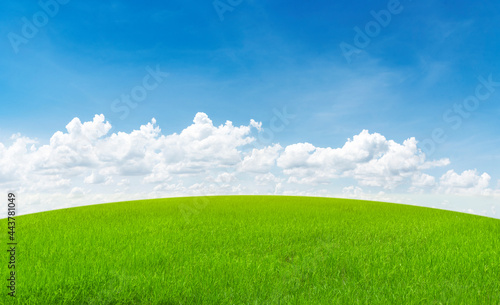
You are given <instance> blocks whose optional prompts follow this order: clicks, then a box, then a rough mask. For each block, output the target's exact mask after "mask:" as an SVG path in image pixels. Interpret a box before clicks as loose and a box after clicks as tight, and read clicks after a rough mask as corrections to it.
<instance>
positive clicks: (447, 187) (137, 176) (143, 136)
mask: <svg viewBox="0 0 500 305" xmlns="http://www.w3.org/2000/svg"><path fill="white" fill-rule="evenodd" d="M261 129H262V124H261V123H260V122H256V121H254V120H250V122H249V124H248V125H246V126H245V125H243V126H234V125H233V124H232V122H230V121H226V122H225V123H224V124H221V125H219V126H215V125H214V124H213V122H212V120H211V119H210V118H209V117H208V116H207V115H206V114H205V113H201V112H200V113H197V114H196V115H195V117H194V119H193V122H192V124H190V125H189V126H187V127H186V128H184V129H183V130H181V131H180V132H179V133H172V134H166V135H165V134H162V132H161V129H160V127H159V126H158V125H157V122H156V120H155V119H152V120H151V122H149V123H147V124H145V125H142V126H140V128H139V129H137V130H133V131H131V132H129V133H126V132H120V131H117V132H114V133H111V130H112V127H111V124H110V123H109V122H107V121H106V120H105V118H104V116H103V115H96V116H95V117H94V118H93V120H92V121H89V122H84V123H82V122H81V121H80V119H79V118H74V119H73V120H71V121H70V122H69V123H68V124H67V125H66V131H65V132H63V131H57V132H55V133H54V134H53V135H52V136H51V137H50V140H47V141H45V142H44V141H38V140H34V139H31V138H28V137H25V136H22V135H20V134H15V135H13V136H12V137H11V139H10V141H11V142H9V143H10V144H7V143H0V187H2V188H4V189H16V190H19V191H20V193H24V194H25V195H26V197H27V198H30V200H32V201H31V202H30V206H29V208H27V209H26V211H29V212H35V211H41V210H47V209H54V208H62V207H67V206H74V205H81V204H84V203H85V202H87V203H89V204H90V203H97V202H107V201H108V202H109V201H114V200H129V199H139V198H154V197H169V196H189V195H216V194H288V195H314V196H344V197H350V198H360V199H372V200H387V201H393V202H397V201H398V200H400V199H398V198H397V197H395V196H392V195H391V194H390V193H389V194H387V193H385V192H383V191H382V190H385V191H386V192H395V191H394V190H395V189H396V188H397V187H399V186H403V187H405V189H406V190H408V189H409V190H411V191H412V192H413V194H423V193H424V192H427V193H431V192H434V193H435V194H442V193H444V194H460V195H464V194H468V195H481V196H490V197H492V198H493V199H494V198H496V197H495V196H500V190H498V189H497V190H492V189H491V188H489V183H490V180H491V177H490V176H489V175H488V174H487V173H483V174H479V173H477V171H475V170H472V171H464V172H463V173H461V174H457V173H455V172H454V171H453V170H449V171H447V172H446V173H444V174H443V175H442V176H441V178H440V179H439V181H438V182H436V178H434V177H433V176H431V175H429V174H427V173H425V172H423V171H425V170H430V169H434V170H436V168H439V167H442V166H447V165H449V164H450V161H449V160H448V159H446V158H445V159H439V160H427V158H426V156H425V154H424V153H423V152H421V151H420V150H418V148H417V141H416V140H415V139H414V138H409V139H407V140H405V141H403V143H397V142H395V141H393V140H388V139H386V138H385V137H384V136H383V135H381V134H378V133H369V132H368V131H367V130H363V131H362V132H360V133H359V134H358V135H355V136H354V137H353V138H352V139H348V140H347V141H346V143H345V144H344V145H342V147H338V148H332V147H315V146H314V145H312V144H310V143H296V144H291V145H288V146H286V147H282V146H281V145H280V144H277V143H273V144H270V145H267V146H263V147H260V146H261V145H259V148H253V149H250V148H251V147H256V146H257V145H253V144H255V142H256V139H255V138H254V137H253V136H252V132H258V131H259V130H261ZM260 144H262V143H260ZM353 181H354V183H355V184H356V182H357V185H352V184H353ZM498 183H499V185H498V187H500V181H499V182H498ZM346 185H347V186H346ZM361 187H363V189H362V188H361ZM68 198H69V199H71V200H67V199H68ZM452 205H453V203H452V202H450V204H449V206H452ZM488 209H489V207H488Z"/></svg>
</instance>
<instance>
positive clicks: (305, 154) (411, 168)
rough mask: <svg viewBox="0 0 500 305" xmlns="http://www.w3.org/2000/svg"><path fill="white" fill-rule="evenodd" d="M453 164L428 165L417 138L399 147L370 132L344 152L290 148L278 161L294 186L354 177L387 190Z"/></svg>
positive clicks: (307, 146) (350, 142) (348, 144)
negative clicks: (426, 171)
mask: <svg viewBox="0 0 500 305" xmlns="http://www.w3.org/2000/svg"><path fill="white" fill-rule="evenodd" d="M449 163H450V162H449V160H448V159H441V160H432V161H427V160H426V156H425V154H424V153H423V152H422V151H420V150H419V149H418V148H417V141H416V140H415V138H409V139H407V140H405V141H404V142H403V144H399V143H396V142H395V141H393V140H387V139H386V138H385V137H384V136H382V135H380V134H378V133H373V134H370V133H369V132H368V131H367V130H363V131H362V132H361V133H360V134H359V135H356V136H354V137H353V139H352V140H351V139H348V140H347V142H346V143H345V144H344V146H343V147H341V148H330V147H327V148H319V147H315V146H313V145H312V144H309V143H299V144H293V145H290V146H287V147H286V148H285V151H284V153H283V154H282V155H281V156H280V157H279V159H278V161H277V164H278V166H280V167H281V168H283V170H284V173H285V174H287V175H289V176H290V179H289V181H290V182H295V183H305V184H317V183H329V182H330V181H331V179H333V178H337V177H351V178H354V179H356V180H357V181H358V183H359V184H360V185H364V186H376V187H382V188H385V189H393V188H395V187H396V186H398V185H400V184H402V183H403V182H405V181H406V180H408V179H410V178H412V177H415V176H416V175H417V176H418V175H420V171H421V170H422V169H429V168H432V167H439V166H445V165H448V164H449ZM417 178H418V177H417ZM426 178H427V179H429V178H428V177H426ZM416 182H417V183H418V182H419V181H416ZM427 183H429V181H427Z"/></svg>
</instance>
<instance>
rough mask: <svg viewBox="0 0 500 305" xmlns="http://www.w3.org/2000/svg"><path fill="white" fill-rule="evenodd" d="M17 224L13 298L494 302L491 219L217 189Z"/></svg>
mask: <svg viewBox="0 0 500 305" xmlns="http://www.w3.org/2000/svg"><path fill="white" fill-rule="evenodd" d="M16 221H17V223H16V226H17V232H16V234H17V238H18V242H19V245H18V253H17V268H16V271H17V274H18V284H17V290H18V293H17V297H16V300H17V303H16V302H14V303H15V304H405V303H407V304H500V220H498V219H490V218H486V217H479V216H474V215H468V214H462V213H456V212H450V211H443V210H436V209H429V208H422V207H415V206H406V205H397V204H390V203H381V202H370V201H357V200H345V199H330V198H309V197H281V196H217V197H202V198H196V197H194V198H171V199H158V200H143V201H130V202H119V203H112V204H103V205H93V206H86V207H78V208H70V209H64V210H57V211H51V212H44V213H37V214H31V215H25V216H21V217H18V218H17V219H16ZM1 226H2V228H5V231H6V228H7V224H6V220H5V219H2V220H1ZM1 238H2V239H1V242H2V245H5V244H6V242H7V241H6V239H7V234H1ZM4 247H6V246H4ZM4 253H5V252H4ZM2 257H5V259H4V260H5V263H4V264H2V265H3V273H2V274H3V275H5V278H6V277H7V266H6V265H7V255H6V254H5V255H4V256H2ZM3 277H4V276H3ZM5 282H7V281H5ZM4 284H5V283H4ZM3 286H5V285H3ZM3 289H4V292H5V293H2V294H3V295H2V300H5V302H6V304H8V303H7V301H10V298H7V297H6V294H7V290H6V288H3Z"/></svg>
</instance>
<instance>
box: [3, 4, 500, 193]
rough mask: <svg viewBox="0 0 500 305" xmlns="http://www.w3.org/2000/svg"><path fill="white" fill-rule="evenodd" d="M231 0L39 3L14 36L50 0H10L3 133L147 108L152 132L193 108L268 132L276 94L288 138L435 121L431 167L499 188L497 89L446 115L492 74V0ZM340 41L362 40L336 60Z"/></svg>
mask: <svg viewBox="0 0 500 305" xmlns="http://www.w3.org/2000/svg"><path fill="white" fill-rule="evenodd" d="M237 2H238V1H232V2H228V1H220V2H218V3H219V4H218V5H220V3H223V4H225V5H229V4H228V3H233V4H234V3H236V4H237V5H236V6H234V7H232V10H229V11H226V12H224V13H223V20H221V18H220V14H219V13H218V12H217V10H216V8H215V7H214V3H215V2H211V1H205V2H201V1H110V2H105V3H103V2H102V1H84V2H83V1H75V0H72V1H67V0H66V1H62V0H61V1H60V3H58V2H54V1H44V0H42V1H41V2H40V3H45V4H47V3H50V4H51V5H52V6H51V5H48V6H47V7H49V9H51V10H52V11H51V12H52V13H53V14H52V15H53V16H50V17H48V19H47V22H46V25H43V26H41V27H37V26H35V28H36V30H37V33H35V34H34V35H32V36H33V37H30V38H26V37H24V38H25V40H24V42H22V43H18V42H17V43H16V42H13V38H12V37H14V36H13V35H19V36H16V37H23V26H24V27H25V26H26V23H25V21H26V20H27V21H28V22H30V23H33V22H35V23H36V22H37V21H36V20H35V21H33V19H34V18H35V19H36V16H37V14H38V16H40V14H39V13H40V12H43V6H46V5H40V3H37V2H35V1H17V2H13V1H9V2H7V3H5V4H4V9H3V10H2V11H1V12H0V18H1V20H2V25H3V26H2V27H1V29H0V37H3V38H2V39H0V49H1V50H2V51H1V52H2V53H1V54H2V56H0V97H1V99H2V111H0V120H1V122H2V123H1V124H0V141H1V142H2V143H4V145H6V146H8V145H10V144H11V143H12V142H13V140H12V139H10V137H11V135H12V134H15V133H20V134H21V135H23V136H26V137H29V138H32V139H37V140H38V141H39V145H44V144H48V143H49V139H50V137H51V136H52V135H53V134H54V133H55V132H57V131H64V130H65V126H66V125H67V124H68V123H69V122H70V121H71V120H72V119H73V118H75V117H78V118H79V119H80V120H81V121H82V122H86V121H92V120H93V118H94V116H95V115H96V114H103V115H104V116H105V118H106V121H109V123H110V124H111V125H112V129H111V131H110V133H113V132H118V131H122V132H127V133H131V132H132V131H133V130H135V129H138V128H139V127H140V126H141V125H145V124H147V123H148V122H150V121H151V119H152V118H155V119H156V122H157V124H158V125H159V126H160V127H161V131H162V133H163V134H173V133H180V132H181V131H182V130H184V129H185V128H186V127H187V126H189V125H190V124H192V121H193V118H194V117H195V115H196V114H197V113H198V112H202V113H206V114H207V115H208V117H209V118H210V119H211V120H212V121H213V124H214V125H215V126H218V125H220V124H224V123H225V122H226V121H227V120H230V121H232V122H233V124H234V125H235V126H240V125H247V124H248V122H249V121H250V120H251V119H253V120H255V121H257V122H262V127H263V128H264V129H266V128H267V130H269V129H270V127H271V126H270V122H271V120H272V119H273V117H274V116H275V112H274V111H275V110H276V109H278V110H282V109H284V107H286V111H288V112H289V113H290V114H293V115H294V116H295V117H294V118H293V119H292V120H290V123H289V124H287V125H286V127H285V128H284V129H283V130H280V131H279V132H274V133H273V142H274V143H279V144H280V145H281V146H282V147H283V148H285V147H286V146H288V145H292V144H296V143H303V142H308V143H311V144H312V145H314V146H315V147H332V148H338V147H342V146H343V145H344V143H345V142H346V140H347V139H348V138H351V139H352V138H353V136H355V135H358V134H360V133H361V132H362V130H365V129H366V130H368V131H369V132H370V133H379V134H381V135H383V136H384V137H386V138H387V139H388V140H389V139H390V140H394V141H395V142H397V143H403V141H404V140H406V139H408V138H411V137H415V138H416V140H417V141H418V142H419V143H420V144H421V143H422V141H424V140H425V139H429V138H431V135H432V133H433V131H434V130H436V129H437V128H440V131H441V133H444V134H445V136H446V140H445V141H444V142H443V143H439V144H436V146H435V149H433V150H432V151H430V150H429V149H427V150H426V149H425V147H422V149H423V150H424V152H425V153H426V154H427V158H428V159H429V160H431V159H432V160H433V159H436V160H438V159H442V158H448V159H449V161H450V164H451V165H450V166H449V167H445V168H438V169H429V170H428V172H427V173H429V174H431V175H435V176H436V178H437V179H439V177H440V176H441V175H442V174H443V173H444V172H446V171H447V170H449V169H453V170H454V171H456V172H457V173H459V174H460V173H462V172H463V171H466V170H473V169H476V170H477V172H478V174H479V175H480V174H481V173H483V172H487V173H488V175H489V176H490V177H491V179H490V185H489V187H490V188H492V189H498V188H499V187H500V186H497V181H499V180H500V166H498V164H500V152H499V151H500V136H499V135H500V125H499V124H498V118H499V116H500V92H496V90H495V88H496V89H498V91H500V86H498V87H493V90H492V92H487V91H481V92H483V93H484V92H486V93H491V94H489V96H488V98H486V99H485V100H484V101H483V100H482V101H480V103H479V105H478V106H477V107H474V110H472V111H467V117H462V118H461V119H460V120H461V122H460V123H457V122H458V121H457V120H458V118H457V114H456V112H453V113H451V114H450V113H448V118H449V120H448V122H447V121H445V120H444V119H443V115H444V114H445V113H447V111H448V110H450V109H453V107H454V105H455V104H458V105H460V104H462V103H463V101H464V99H466V98H468V97H469V96H474V95H475V94H476V88H477V86H478V85H479V84H481V81H480V80H479V78H481V77H482V78H483V79H486V80H487V79H488V78H491V79H492V81H497V82H500V61H499V60H498V54H499V51H500V40H499V39H497V37H500V36H499V35H500V27H499V23H500V18H499V15H500V3H498V2H497V1H483V2H481V4H480V5H478V4H477V3H474V2H472V1H470V2H464V1H461V2H459V3H457V2H454V1H442V2H440V3H436V2H435V1H409V0H406V1H404V0H402V1H400V2H397V1H392V0H391V1H356V2H348V1H315V2H314V3H310V2H303V1H286V2H285V1H273V2H267V1H248V0H243V1H241V3H239V4H238V3H237ZM54 3H56V6H57V12H55V10H54ZM389 7H394V8H397V9H394V10H395V11H397V13H389V14H390V21H388V22H387V24H386V26H381V25H379V29H380V31H378V32H377V33H376V34H375V35H372V36H373V37H370V41H369V43H368V44H367V46H365V47H363V48H359V47H357V46H356V43H355V38H356V30H355V27H358V28H360V29H361V30H362V31H364V33H365V34H366V26H367V25H368V24H370V23H371V24H373V22H374V21H376V19H375V17H374V16H373V14H372V13H371V12H372V11H373V12H375V14H378V15H380V11H381V10H384V11H390V9H389ZM23 18H25V19H23ZM42 23H45V22H44V20H42ZM342 43H346V44H349V45H351V46H353V47H357V48H358V49H359V51H360V52H359V53H356V54H353V55H352V56H347V57H349V60H347V58H346V56H345V54H344V53H343V52H342V49H341V47H340V45H341V44H342ZM148 67H149V68H148ZM148 69H153V70H155V69H159V70H161V71H162V72H164V73H168V76H165V77H164V78H163V79H162V81H161V83H158V84H155V85H157V86H155V88H154V89H152V90H147V91H146V92H147V97H146V98H145V99H144V100H142V101H140V102H137V106H136V108H134V109H131V111H130V113H129V114H128V115H125V116H123V113H122V112H119V111H118V112H117V111H113V107H112V105H113V102H114V101H115V100H117V99H119V100H120V97H121V96H122V95H123V94H125V95H127V94H128V95H130V94H131V92H132V91H133V89H134V88H135V87H136V86H140V85H141V84H142V82H143V79H144V77H145V76H146V75H148V71H149V70H148ZM483 89H484V88H483ZM119 105H122V106H123V103H121V102H120V104H119ZM476 108H477V109H476ZM469 115H470V116H469ZM451 119H453V124H452V123H450V120H451ZM453 127H455V128H453ZM242 158H243V157H242ZM68 179H70V178H68ZM71 179H72V178H71ZM349 183H351V182H348V183H347V184H346V185H345V186H346V187H348V186H350V185H349ZM354 186H356V185H354ZM61 192H63V191H61Z"/></svg>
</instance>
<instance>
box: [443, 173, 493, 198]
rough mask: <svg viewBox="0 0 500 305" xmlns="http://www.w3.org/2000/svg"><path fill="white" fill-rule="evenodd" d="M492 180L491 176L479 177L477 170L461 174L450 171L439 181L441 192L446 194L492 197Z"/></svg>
mask: <svg viewBox="0 0 500 305" xmlns="http://www.w3.org/2000/svg"><path fill="white" fill-rule="evenodd" d="M490 180H491V177H490V175H488V174H487V173H482V174H481V175H479V173H478V172H477V170H475V169H474V170H466V171H463V172H462V173H461V174H457V173H456V172H455V171H454V170H449V171H447V172H446V173H445V174H444V175H442V176H441V178H440V180H439V191H441V192H444V193H446V194H465V195H491V194H492V190H491V189H489V188H488V186H489V184H490Z"/></svg>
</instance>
